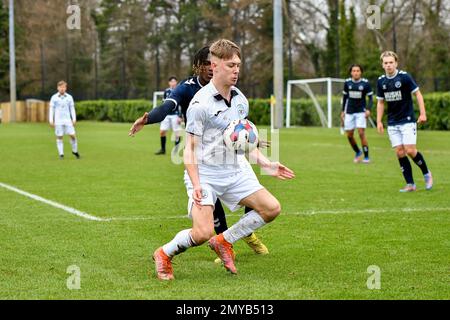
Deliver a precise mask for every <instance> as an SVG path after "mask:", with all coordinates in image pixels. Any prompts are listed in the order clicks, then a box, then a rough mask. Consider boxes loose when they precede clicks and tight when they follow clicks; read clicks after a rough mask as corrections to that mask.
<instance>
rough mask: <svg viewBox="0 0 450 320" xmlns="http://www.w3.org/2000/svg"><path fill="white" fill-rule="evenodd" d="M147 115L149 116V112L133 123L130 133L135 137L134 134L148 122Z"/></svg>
mask: <svg viewBox="0 0 450 320" xmlns="http://www.w3.org/2000/svg"><path fill="white" fill-rule="evenodd" d="M147 116H148V112H146V113H144V115H143V116H142V117H140V118H139V119H137V120H136V121H135V122H134V123H133V125H132V126H131V128H130V131H129V132H128V135H129V136H130V137H134V135H135V134H136V133H138V132H139V131H141V129H142V128H143V127H144V126H145V124H146V123H147Z"/></svg>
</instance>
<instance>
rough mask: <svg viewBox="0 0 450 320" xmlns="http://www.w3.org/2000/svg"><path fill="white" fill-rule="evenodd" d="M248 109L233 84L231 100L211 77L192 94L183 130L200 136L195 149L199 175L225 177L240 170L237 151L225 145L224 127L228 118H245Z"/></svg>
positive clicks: (240, 93) (228, 120) (241, 95)
mask: <svg viewBox="0 0 450 320" xmlns="http://www.w3.org/2000/svg"><path fill="white" fill-rule="evenodd" d="M248 112H249V105H248V100H247V98H246V97H245V96H244V95H243V94H242V92H241V91H240V90H239V89H237V88H236V87H232V88H231V101H230V102H228V101H226V99H224V97H222V95H221V94H220V93H219V92H218V91H217V89H216V87H215V86H214V84H213V82H212V81H211V82H209V84H208V85H206V86H205V87H203V88H202V89H200V90H199V91H198V92H197V93H196V94H195V96H194V97H193V98H192V100H191V103H190V105H189V108H188V110H187V123H186V132H187V133H188V134H193V135H196V136H198V137H200V138H201V140H200V141H201V142H200V144H199V145H198V147H197V149H196V156H197V161H198V162H197V163H198V168H199V174H200V175H204V176H215V177H217V176H220V177H225V176H229V175H233V174H236V172H238V171H242V167H241V165H240V164H239V162H240V161H239V160H238V158H237V154H236V152H234V151H232V150H229V149H228V148H227V147H226V146H225V143H224V141H223V131H224V130H225V129H226V127H227V126H228V124H229V123H230V122H231V121H233V120H236V119H245V118H247V116H248Z"/></svg>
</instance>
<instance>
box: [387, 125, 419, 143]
mask: <svg viewBox="0 0 450 320" xmlns="http://www.w3.org/2000/svg"><path fill="white" fill-rule="evenodd" d="M388 134H389V139H390V140H391V144H392V148H395V147H397V146H401V145H405V144H413V145H415V144H416V143H417V124H416V123H415V122H409V123H405V124H399V125H396V126H388Z"/></svg>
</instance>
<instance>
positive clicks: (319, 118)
mask: <svg viewBox="0 0 450 320" xmlns="http://www.w3.org/2000/svg"><path fill="white" fill-rule="evenodd" d="M344 82H345V80H344V79H337V78H317V79H302V80H290V81H288V82H287V96H286V127H287V128H289V127H291V126H317V125H319V126H323V127H328V128H332V127H333V126H335V127H336V126H340V113H341V110H342V91H343V87H344Z"/></svg>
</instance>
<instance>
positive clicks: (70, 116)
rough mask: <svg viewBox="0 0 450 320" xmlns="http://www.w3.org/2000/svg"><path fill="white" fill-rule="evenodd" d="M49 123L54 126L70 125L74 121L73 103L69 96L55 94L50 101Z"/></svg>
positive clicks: (66, 94)
mask: <svg viewBox="0 0 450 320" xmlns="http://www.w3.org/2000/svg"><path fill="white" fill-rule="evenodd" d="M48 115H49V121H50V123H53V124H55V125H71V124H72V121H76V120H77V119H76V114H75V103H74V101H73V98H72V96H71V95H70V94H68V93H65V94H64V95H60V94H59V93H56V94H54V95H53V96H52V98H51V99H50V110H49V113H48Z"/></svg>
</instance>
